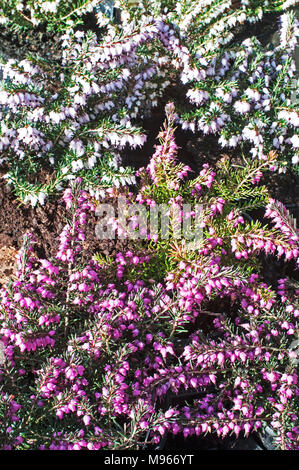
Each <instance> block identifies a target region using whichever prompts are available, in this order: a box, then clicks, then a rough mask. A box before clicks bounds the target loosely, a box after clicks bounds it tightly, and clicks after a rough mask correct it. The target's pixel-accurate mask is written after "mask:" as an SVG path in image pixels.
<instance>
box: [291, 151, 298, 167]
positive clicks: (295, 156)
mask: <svg viewBox="0 0 299 470" xmlns="http://www.w3.org/2000/svg"><path fill="white" fill-rule="evenodd" d="M292 163H293V165H297V163H299V153H297V154H295V155H293V157H292Z"/></svg>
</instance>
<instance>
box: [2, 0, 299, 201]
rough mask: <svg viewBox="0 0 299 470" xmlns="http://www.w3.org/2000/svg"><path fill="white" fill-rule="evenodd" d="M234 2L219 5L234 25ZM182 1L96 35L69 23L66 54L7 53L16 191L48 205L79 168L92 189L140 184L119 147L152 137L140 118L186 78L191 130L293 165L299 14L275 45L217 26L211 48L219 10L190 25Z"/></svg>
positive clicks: (5, 109)
mask: <svg viewBox="0 0 299 470" xmlns="http://www.w3.org/2000/svg"><path fill="white" fill-rule="evenodd" d="M228 3H230V2H228ZM241 3H242V2H241ZM225 5H226V4H225ZM244 5H245V4H243V3H242V8H241V9H245V10H244V12H243V17H244V18H243V20H244V22H245V20H246V19H248V14H249V13H248V12H247V9H246V8H247V7H245V6H244ZM282 7H283V6H282V5H280V4H278V6H277V8H278V10H280V9H281V8H282ZM227 8H228V6H225V8H224V10H223V12H222V10H221V11H220V10H219V11H218V10H217V15H216V20H217V21H218V20H219V21H220V19H219V18H222V16H221V15H222V13H223V15H224V16H223V21H224V22H225V24H226V25H227V24H228V23H227V21H228V20H227V16H226V15H227ZM248 8H249V7H248ZM267 8H268V7H267ZM267 8H266V9H267ZM269 8H270V7H269ZM155 11H156V10H155V9H154V10H153V13H155ZM184 11H185V10H182V12H181V13H180V14H178V13H175V14H174V16H171V15H170V16H167V17H165V16H163V15H162V14H161V15H160V16H159V15H158V14H157V15H156V16H154V17H153V16H151V17H150V16H149V15H141V16H140V17H139V16H138V15H136V19H134V20H128V21H127V22H124V23H123V24H122V25H120V26H119V25H116V24H113V23H112V22H109V23H107V24H106V26H105V27H104V31H105V33H104V34H103V35H102V36H101V37H100V38H99V37H97V36H96V34H95V33H92V32H90V31H89V32H87V33H84V32H82V31H80V30H77V31H76V32H75V29H74V28H72V27H69V29H67V31H66V32H65V34H64V35H63V36H62V37H61V41H62V44H61V46H62V61H61V62H59V61H53V60H50V59H42V58H41V57H38V56H36V57H28V58H27V59H25V60H22V61H19V62H18V61H16V60H12V59H11V60H9V61H8V62H7V63H6V65H5V66H4V75H5V77H6V80H5V81H4V82H3V83H2V91H1V93H0V104H1V119H2V122H1V135H0V149H1V154H2V158H1V162H2V163H3V164H5V166H6V167H8V173H7V175H6V177H7V179H8V182H9V183H11V184H12V185H13V188H14V191H15V193H16V195H17V196H18V197H19V199H21V200H22V201H23V202H27V201H30V202H31V203H32V204H33V205H35V204H36V203H37V202H39V203H41V204H42V203H43V202H44V200H45V197H46V196H47V195H49V194H52V193H54V192H57V191H59V190H61V189H62V188H63V186H64V185H65V183H67V181H68V180H69V179H73V178H75V177H76V176H80V177H82V178H83V180H84V181H85V188H86V189H89V190H91V191H92V193H93V194H96V195H99V193H100V191H101V190H102V189H104V188H106V187H109V186H120V185H124V184H129V183H132V182H134V181H135V180H134V171H133V170H132V169H130V168H125V167H124V166H123V165H122V157H121V155H123V154H124V153H125V152H126V151H127V149H128V146H131V147H136V146H137V145H142V144H143V143H144V141H145V139H146V135H145V134H144V132H143V131H142V129H141V128H140V122H141V119H142V118H144V117H146V116H148V115H149V114H150V112H151V110H152V108H153V107H155V106H157V105H158V103H159V100H160V98H161V97H162V95H163V93H164V90H165V88H166V87H167V86H170V85H174V83H176V81H177V79H179V78H180V81H181V84H182V85H184V86H186V88H187V92H186V102H188V100H189V101H190V106H189V107H188V105H186V104H184V105H183V104H182V103H178V104H177V107H176V110H177V122H179V123H180V124H181V125H182V127H183V128H184V129H190V130H192V131H196V130H197V131H200V132H203V134H208V133H215V134H216V135H219V142H220V143H221V145H223V146H228V147H236V146H239V148H240V149H241V150H243V152H244V154H245V155H247V156H252V157H253V158H255V159H257V160H261V161H265V160H267V155H269V153H270V151H272V150H273V148H274V149H276V152H277V155H278V159H277V161H276V164H275V165H276V167H279V168H280V169H281V168H282V170H283V169H284V168H285V166H286V165H287V164H288V162H289V161H290V160H292V162H293V163H294V164H297V159H298V136H297V130H296V129H297V128H298V108H297V105H296V103H294V102H291V100H290V96H291V92H292V89H293V78H294V74H295V65H294V61H293V59H292V57H291V54H292V51H293V50H294V48H295V45H296V41H297V36H298V21H297V20H296V18H295V17H294V15H293V14H284V15H283V16H282V17H281V31H280V34H281V43H280V44H279V46H277V47H276V48H275V49H274V50H272V51H269V50H267V48H266V49H265V48H264V47H263V46H262V45H261V44H260V43H259V41H258V40H257V39H256V38H251V39H249V40H246V41H244V42H242V44H238V43H236V44H235V43H231V42H228V41H227V42H225V41H224V43H223V42H222V43H221V42H219V40H218V39H219V36H217V35H216V36H215V41H216V39H217V38H218V39H217V41H218V42H217V41H216V42H215V41H214V42H213V41H212V42H213V44H212V43H211V44H212V45H210V46H209V47H208V46H206V45H205V44H206V41H207V38H209V37H210V36H211V35H212V36H211V37H213V38H214V36H213V34H214V33H213V34H212V30H213V27H214V26H212V25H213V24H214V23H213V22H212V23H211V24H210V22H209V21H208V18H213V15H212V12H214V9H213V8H212V7H211V8H210V9H208V10H206V9H205V10H203V12H202V14H199V15H197V16H196V17H194V21H195V23H194V22H192V21H191V19H190V21H188V22H187V23H186V25H185V26H184V22H183V18H186V15H187V13H186V12H185V13H184ZM188 11H189V10H188ZM242 11H243V10H242ZM250 11H251V10H250ZM221 12H222V13H221ZM235 12H237V13H238V12H239V10H233V13H232V15H235ZM246 12H247V13H248V14H247V13H246ZM237 13H236V14H237ZM181 14H182V16H180V15H181ZM207 14H208V18H206V21H202V19H203V18H202V15H204V17H206V15H207ZM176 15H177V16H176ZM184 15H185V16H184ZM219 15H220V17H219ZM244 15H245V16H244ZM246 15H247V16H246ZM191 16H192V15H191ZM241 16H242V15H241ZM229 18H230V16H229ZM234 18H235V16H234ZM238 18H239V16H238ZM250 18H251V16H250ZM239 20H240V18H239ZM243 20H242V21H243ZM174 21H176V23H175V22H174ZM213 21H214V20H213ZM221 21H222V20H221ZM229 24H230V23H229ZM188 25H189V26H190V28H189V26H188ZM186 28H187V29H186ZM188 28H189V29H188ZM198 28H199V29H198ZM214 29H215V27H214ZM221 31H222V29H221ZM194 32H196V34H195V33H194ZM221 34H222V36H223V38H224V37H225V35H224V33H223V31H222V33H221ZM222 36H221V37H222ZM209 41H210V42H211V40H210V39H209ZM210 42H209V43H208V44H210ZM204 45H205V47H204ZM186 106H187V107H186ZM45 175H46V176H45Z"/></svg>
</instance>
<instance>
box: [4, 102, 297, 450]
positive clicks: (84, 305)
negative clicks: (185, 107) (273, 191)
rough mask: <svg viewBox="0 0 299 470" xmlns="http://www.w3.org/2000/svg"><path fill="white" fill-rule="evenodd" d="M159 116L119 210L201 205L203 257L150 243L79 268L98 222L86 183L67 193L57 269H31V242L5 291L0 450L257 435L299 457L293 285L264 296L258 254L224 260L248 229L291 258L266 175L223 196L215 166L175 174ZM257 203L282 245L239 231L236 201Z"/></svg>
mask: <svg viewBox="0 0 299 470" xmlns="http://www.w3.org/2000/svg"><path fill="white" fill-rule="evenodd" d="M166 114H167V121H166V124H165V128H164V130H163V131H161V133H160V142H161V144H160V146H158V147H157V149H156V152H155V153H154V155H153V157H152V160H151V162H150V163H149V165H148V167H147V168H146V169H144V170H142V171H141V173H140V178H141V187H140V190H139V191H138V192H137V193H135V194H132V193H128V196H127V197H128V199H129V200H131V201H134V200H136V199H137V201H138V200H139V204H140V205H141V206H142V205H146V206H148V199H150V200H151V204H150V205H152V203H156V204H157V203H160V202H161V201H164V202H168V201H171V200H173V199H174V198H176V199H177V202H178V203H179V204H180V203H182V202H183V200H185V201H188V202H190V203H191V202H193V201H196V202H198V201H201V203H202V205H203V207H204V210H203V214H202V222H203V224H202V225H203V227H202V228H203V232H202V240H201V241H202V243H201V244H200V245H199V246H197V245H196V246H195V247H193V248H190V247H187V245H186V240H184V239H182V240H177V239H175V238H174V237H173V236H172V235H171V236H170V239H167V240H162V241H161V240H160V237H159V231H158V239H156V240H152V239H150V240H144V239H143V240H142V239H141V240H136V241H135V249H134V250H133V251H132V250H131V251H126V252H119V253H117V254H116V256H115V257H113V258H111V257H110V258H105V257H102V258H101V257H100V256H98V257H94V258H93V259H91V260H90V261H89V262H87V263H83V262H82V254H83V251H82V244H83V242H84V225H85V224H86V220H87V217H88V214H89V212H90V211H94V209H95V207H94V205H93V204H92V203H91V200H90V196H89V195H88V193H87V192H86V191H84V190H83V189H82V180H80V179H77V180H75V181H74V182H73V184H72V185H71V186H70V187H69V188H68V189H66V190H65V192H64V195H63V199H64V201H65V203H66V206H67V208H68V209H69V211H70V221H69V222H68V224H67V225H66V226H65V228H64V229H63V231H62V233H61V236H60V239H59V246H58V250H57V255H56V257H55V258H53V259H49V260H45V259H39V258H38V257H37V256H36V254H35V252H34V237H33V236H32V235H30V234H28V235H27V236H26V237H25V242H24V246H23V249H22V250H21V252H20V254H19V257H18V280H17V281H15V282H13V283H10V284H8V285H7V286H6V287H4V288H3V289H2V291H1V310H0V342H1V343H0V344H1V345H2V348H1V349H2V354H1V361H0V385H1V396H0V422H1V429H3V430H4V432H3V433H1V434H0V447H1V448H2V449H46V450H48V449H49V450H58V449H59V450H80V449H84V450H86V449H88V450H98V449H102V448H104V449H133V448H141V447H142V448H144V446H154V445H156V444H157V443H159V442H160V440H161V437H162V436H165V435H166V434H169V435H171V434H173V435H176V434H178V433H182V434H183V436H185V437H188V436H190V435H201V434H206V433H207V432H210V433H216V434H217V435H218V436H219V437H222V438H223V437H225V436H226V435H228V434H231V435H234V436H236V437H238V436H248V435H249V434H250V432H253V431H257V432H263V430H264V428H265V427H267V426H268V427H269V426H270V427H271V428H272V429H273V432H274V434H275V443H276V445H277V447H278V448H281V449H285V450H287V449H298V433H299V430H298V400H297V399H296V397H297V396H298V394H299V389H298V375H297V372H296V365H297V362H298V352H297V350H296V340H297V334H298V315H299V305H298V300H297V299H298V293H299V286H298V284H296V283H294V282H293V281H291V280H289V279H287V278H283V279H280V280H279V281H278V288H277V290H274V288H272V287H270V286H268V285H267V284H266V283H265V282H263V278H262V276H261V274H259V272H258V271H259V270H260V265H259V262H258V257H257V256H256V253H255V251H254V250H251V251H250V250H247V251H248V256H247V258H248V259H247V258H246V259H245V257H244V256H243V258H241V259H240V260H239V259H236V258H235V257H234V246H233V241H234V240H235V239H236V238H237V240H238V242H239V243H240V244H242V243H244V242H243V241H242V240H240V237H241V235H240V233H241V232H240V230H243V231H245V232H248V231H249V230H251V237H252V240H253V242H255V241H256V239H257V240H259V239H260V235H261V230H263V235H264V237H266V238H268V239H271V242H273V243H275V246H276V247H277V248H279V247H280V246H285V247H286V250H287V252H288V251H290V250H292V253H293V257H295V253H294V251H293V250H294V243H297V242H298V239H295V233H294V231H295V228H294V227H293V225H292V223H290V222H287V220H286V217H285V215H286V214H285V211H284V209H283V207H282V206H280V204H279V203H277V202H274V201H272V200H269V198H268V200H267V201H265V199H267V198H266V196H265V195H263V189H262V187H261V186H257V185H256V183H255V181H253V175H255V174H256V173H258V172H263V171H264V169H265V162H263V163H260V166H258V167H257V166H256V163H252V167H250V165H248V167H246V168H245V169H244V170H240V171H239V173H240V174H239V175H237V174H236V173H238V171H234V178H235V179H237V181H238V178H240V179H241V182H239V185H238V187H237V185H233V187H234V188H235V191H234V192H231V193H230V188H231V184H232V181H231V180H232V178H233V175H230V177H229V178H228V180H227V181H226V180H225V175H227V167H226V162H223V163H222V166H221V165H220V166H219V168H218V171H217V172H212V171H211V170H210V168H208V167H207V166H205V168H203V170H202V172H201V174H200V175H199V176H198V177H195V178H193V179H190V178H189V179H187V178H186V176H187V173H188V171H187V170H186V169H184V168H183V169H182V166H183V165H182V164H180V163H178V162H177V161H176V152H177V146H176V144H175V140H174V132H173V127H172V126H173V123H174V119H175V114H174V107H173V105H172V104H169V105H168V106H167V108H166ZM272 164H273V160H271V158H270V161H269V162H268V165H269V166H270V165H272ZM263 165H264V166H263ZM183 167H184V166H183ZM180 172H181V173H182V174H179V175H178V173H180ZM171 179H174V180H175V181H176V184H174V185H170V184H169V183H170V180H171ZM233 182H234V181H233ZM250 188H252V189H251V190H250ZM256 190H259V191H260V195H261V198H260V201H259V202H256V203H255V204H257V205H260V204H261V203H262V204H264V205H265V202H266V203H268V206H267V210H266V215H267V216H268V217H271V218H272V220H273V222H274V223H276V224H277V223H279V224H281V226H282V227H284V228H282V229H281V233H278V232H277V230H276V229H275V228H273V229H271V228H267V226H261V227H259V228H258V227H254V226H252V225H251V224H250V223H248V222H246V221H245V220H244V217H243V216H242V213H241V212H240V209H239V202H238V197H239V198H240V199H244V197H245V196H246V197H247V200H248V201H249V202H248V204H249V206H251V207H254V200H256V197H255V196H256ZM250 191H251V192H250ZM121 192H122V190H121V189H120V190H119V194H121ZM224 195H225V198H224V197H223V196H224ZM263 198H264V199H263ZM282 220H283V222H282ZM240 227H241V228H242V229H241V228H240ZM259 250H264V251H265V252H266V253H267V249H266V246H263V247H262V246H259ZM273 253H274V254H275V252H273ZM237 258H238V257H237ZM296 258H297V259H298V252H297V256H296ZM253 270H255V271H256V272H255V273H254V272H253ZM215 305H217V306H216V307H215ZM12 393H13V397H12ZM184 396H185V397H186V400H187V401H186V404H185V405H184V404H183V405H182V397H184Z"/></svg>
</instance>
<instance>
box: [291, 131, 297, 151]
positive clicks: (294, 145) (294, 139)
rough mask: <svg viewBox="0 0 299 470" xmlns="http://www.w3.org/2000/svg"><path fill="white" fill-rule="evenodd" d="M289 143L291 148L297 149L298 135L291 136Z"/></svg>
mask: <svg viewBox="0 0 299 470" xmlns="http://www.w3.org/2000/svg"><path fill="white" fill-rule="evenodd" d="M290 143H291V144H292V146H293V148H295V149H297V148H299V135H296V134H295V135H293V137H292V138H291V139H290Z"/></svg>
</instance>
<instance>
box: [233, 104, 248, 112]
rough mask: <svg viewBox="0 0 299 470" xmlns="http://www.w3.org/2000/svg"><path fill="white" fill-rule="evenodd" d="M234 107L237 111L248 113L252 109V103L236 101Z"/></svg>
mask: <svg viewBox="0 0 299 470" xmlns="http://www.w3.org/2000/svg"><path fill="white" fill-rule="evenodd" d="M234 108H235V110H236V112H237V113H240V114H246V113H248V112H249V111H250V104H249V103H248V102H247V101H236V102H235V104H234Z"/></svg>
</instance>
